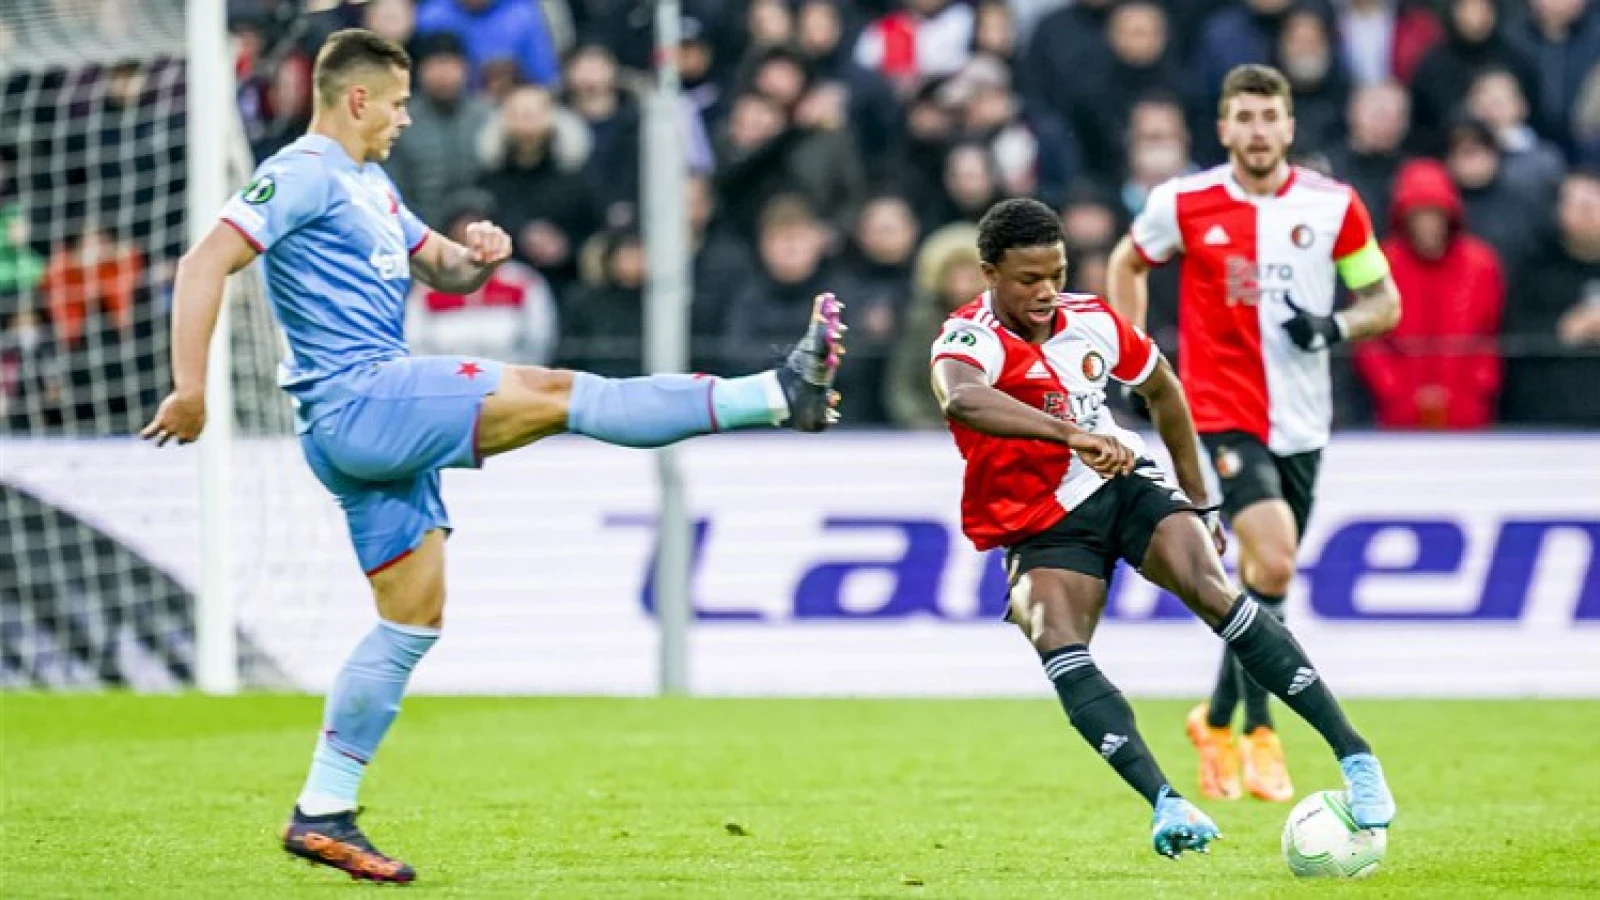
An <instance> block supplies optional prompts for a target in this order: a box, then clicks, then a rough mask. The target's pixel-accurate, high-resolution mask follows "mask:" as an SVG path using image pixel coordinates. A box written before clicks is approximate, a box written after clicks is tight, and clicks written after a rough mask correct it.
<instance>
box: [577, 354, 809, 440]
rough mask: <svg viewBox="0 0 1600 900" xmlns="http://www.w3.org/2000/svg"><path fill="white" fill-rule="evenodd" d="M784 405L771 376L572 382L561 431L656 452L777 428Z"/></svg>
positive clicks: (584, 378) (581, 376) (581, 377)
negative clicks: (724, 434)
mask: <svg viewBox="0 0 1600 900" xmlns="http://www.w3.org/2000/svg"><path fill="white" fill-rule="evenodd" d="M788 416H789V403H788V401H787V400H786V399H784V395H783V387H782V386H781V385H780V384H779V383H778V375H777V373H776V372H773V371H768V372H762V373H761V374H759V375H747V376H745V377H743V378H714V377H711V376H709V375H648V376H645V377H643V378H601V377H600V376H598V375H591V374H589V373H587V372H579V373H577V375H576V377H574V378H573V380H572V399H571V400H570V402H569V404H568V408H567V430H568V431H571V432H573V433H574V434H584V435H588V436H589V437H592V438H595V439H597V440H601V441H605V442H606V443H608V444H617V445H619V446H623V447H662V446H665V445H667V444H672V443H676V442H678V441H681V440H683V439H684V438H690V437H694V436H695V435H697V434H710V433H711V432H713V431H732V430H734V429H738V428H755V427H762V426H768V427H770V426H772V425H779V424H782V423H783V420H784V419H786V418H788Z"/></svg>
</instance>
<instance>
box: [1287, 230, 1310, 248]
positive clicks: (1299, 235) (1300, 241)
mask: <svg viewBox="0 0 1600 900" xmlns="http://www.w3.org/2000/svg"><path fill="white" fill-rule="evenodd" d="M1316 239H1317V234H1316V232H1314V231H1312V230H1311V226H1310V225H1296V226H1295V227H1294V230H1293V231H1290V232H1289V241H1290V243H1292V244H1294V245H1295V246H1296V247H1299V248H1300V249H1301V250H1305V249H1307V248H1309V247H1310V246H1311V244H1312V242H1313V241H1315V240H1316Z"/></svg>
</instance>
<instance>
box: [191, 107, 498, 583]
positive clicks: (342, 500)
mask: <svg viewBox="0 0 1600 900" xmlns="http://www.w3.org/2000/svg"><path fill="white" fill-rule="evenodd" d="M222 220H223V221H224V222H227V223H228V224H229V225H231V226H233V228H235V229H236V230H238V232H239V233H240V234H242V235H244V238H245V240H247V241H249V242H250V245H251V246H253V247H255V248H256V250H257V251H258V252H259V253H260V254H261V264H262V266H264V267H265V274H266V281H267V297H268V298H269V299H270V300H271V301H272V310H273V312H274V313H275V314H276V315H277V318H278V324H279V325H281V326H283V330H284V331H285V332H286V333H287V334H288V337H289V356H288V357H287V358H286V359H285V360H284V361H283V367H282V370H281V373H280V376H279V383H280V384H282V385H283V388H284V390H286V391H288V392H289V394H290V396H292V397H293V398H294V399H295V400H296V417H295V418H296V424H297V429H296V430H297V431H298V432H299V433H300V447H301V450H302V451H303V452H304V453H305V457H306V462H307V463H309V464H310V466H311V471H312V472H314V473H315V474H316V476H317V478H318V480H320V481H321V482H322V483H323V485H324V486H326V487H327V488H328V490H329V491H331V492H332V493H333V495H334V496H335V497H337V498H338V500H339V505H340V506H342V507H343V508H344V511H345V517H346V519H347V521H348V522H349V525H350V537H351V540H352V541H353V542H354V544H355V549H356V555H357V557H358V558H359V559H360V560H361V564H362V568H363V569H364V570H366V571H368V572H377V571H379V570H381V569H383V568H384V567H385V566H387V565H390V564H392V563H393V562H394V561H396V560H398V559H400V558H402V557H404V556H405V555H406V554H407V553H409V552H411V550H413V549H414V548H415V547H416V546H417V543H418V542H419V541H421V540H422V537H423V535H425V534H427V533H428V532H429V531H431V530H433V529H435V528H444V529H448V528H449V527H450V518H449V516H448V515H447V514H446V512H445V507H444V500H443V497H442V496H441V495H440V490H439V486H440V480H439V470H440V469H442V468H449V467H474V466H477V465H479V464H480V463H481V462H482V460H481V459H480V457H479V456H478V450H477V431H478V415H479V412H480V410H481V408H482V405H483V398H484V397H486V396H488V395H489V394H492V393H494V391H495V388H496V387H497V386H498V385H499V383H500V375H501V372H502V368H503V367H502V366H501V365H500V364H499V363H497V362H492V361H490V360H480V359H469V358H464V357H438V356H426V357H413V356H411V355H410V354H409V352H408V351H407V349H406V338H405V330H404V326H405V307H406V293H407V292H408V291H409V290H410V288H411V254H412V253H414V252H416V250H417V249H418V248H419V247H421V246H422V242H423V241H425V240H427V236H428V229H427V227H426V226H424V225H423V224H422V222H420V221H419V220H418V219H417V217H416V216H414V215H412V213H411V211H410V210H408V209H406V208H405V206H404V205H403V204H402V203H401V202H400V197H399V192H398V191H396V190H395V188H394V184H393V183H392V182H391V181H389V176H388V175H386V174H384V171H383V169H381V168H379V167H378V166H377V164H376V163H366V164H357V163H356V162H355V160H353V159H351V158H350V156H349V154H347V153H345V151H344V148H343V147H341V146H340V145H339V143H338V142H337V141H334V140H333V139H331V138H326V137H323V136H321V135H315V134H308V135H306V136H305V137H302V138H301V139H299V140H298V141H295V142H294V143H293V144H290V145H289V146H288V147H285V148H284V149H283V150H282V151H281V152H279V153H278V154H277V155H275V156H273V157H272V158H271V159H269V160H267V161H266V162H264V163H262V164H261V166H260V168H258V169H257V170H256V177H255V179H254V180H252V181H251V182H250V184H248V185H246V186H245V188H244V190H242V191H240V192H239V193H238V195H236V196H235V197H233V198H232V199H231V200H229V201H228V204H227V205H226V206H224V207H223V209H222Z"/></svg>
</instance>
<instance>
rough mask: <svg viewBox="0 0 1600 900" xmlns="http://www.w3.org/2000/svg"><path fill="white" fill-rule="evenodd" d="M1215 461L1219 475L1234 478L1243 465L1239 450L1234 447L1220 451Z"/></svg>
mask: <svg viewBox="0 0 1600 900" xmlns="http://www.w3.org/2000/svg"><path fill="white" fill-rule="evenodd" d="M1214 463H1215V465H1216V467H1217V477H1219V478H1232V477H1233V476H1235V475H1237V474H1239V469H1240V468H1241V466H1242V465H1243V463H1241V462H1240V460H1239V454H1238V452H1237V451H1235V450H1232V449H1224V450H1221V451H1218V453H1217V456H1216V459H1215V460H1214Z"/></svg>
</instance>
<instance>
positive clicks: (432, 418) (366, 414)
mask: <svg viewBox="0 0 1600 900" xmlns="http://www.w3.org/2000/svg"><path fill="white" fill-rule="evenodd" d="M503 368H504V367H503V366H502V365H501V364H500V363H497V362H491V361H489V360H482V359H469V358H464V357H453V356H412V357H399V358H397V359H391V360H387V361H384V362H380V363H375V364H373V365H371V366H364V367H362V368H359V369H356V370H354V371H352V372H349V373H346V374H343V375H340V376H338V379H337V382H336V383H334V384H325V385H323V386H321V387H320V388H319V390H318V394H319V396H320V397H322V398H323V399H320V400H318V401H317V402H316V403H315V404H313V405H312V406H311V407H310V408H306V409H302V411H301V413H302V416H303V417H304V418H305V420H306V421H308V422H309V425H308V427H307V428H306V430H305V433H303V434H301V435H300V449H301V450H302V451H304V453H305V457H306V462H307V463H309V464H310V465H311V471H312V472H314V473H316V476H317V480H319V481H321V482H322V484H323V485H324V486H325V487H327V489H328V490H329V491H332V492H333V495H334V496H335V497H337V498H338V500H339V505H340V506H341V507H342V508H343V509H344V514H345V519H346V520H347V522H348V523H349V526H350V539H351V541H352V542H353V543H354V544H355V548H356V557H357V558H358V559H360V560H361V568H362V570H363V571H365V572H366V573H367V574H368V575H372V574H374V573H376V572H378V571H380V570H382V569H384V568H387V567H388V566H390V565H393V564H394V563H396V562H398V561H399V560H400V559H401V558H402V557H404V556H405V555H406V554H408V553H410V552H411V551H412V550H415V549H416V548H417V545H418V544H420V543H421V542H422V536H423V535H425V534H427V533H428V532H429V531H431V530H433V529H435V528H444V529H446V530H449V528H450V518H449V516H448V515H447V514H446V513H445V508H444V498H443V497H442V496H441V495H440V493H439V470H440V469H445V468H463V469H470V468H477V467H478V466H480V465H482V464H483V460H482V459H481V458H479V456H478V450H477V443H478V440H477V438H478V412H479V409H480V408H481V407H482V406H483V398H484V397H486V396H488V395H489V394H492V393H494V392H495V390H496V388H498V387H499V385H500V376H501V373H502V370H503Z"/></svg>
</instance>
